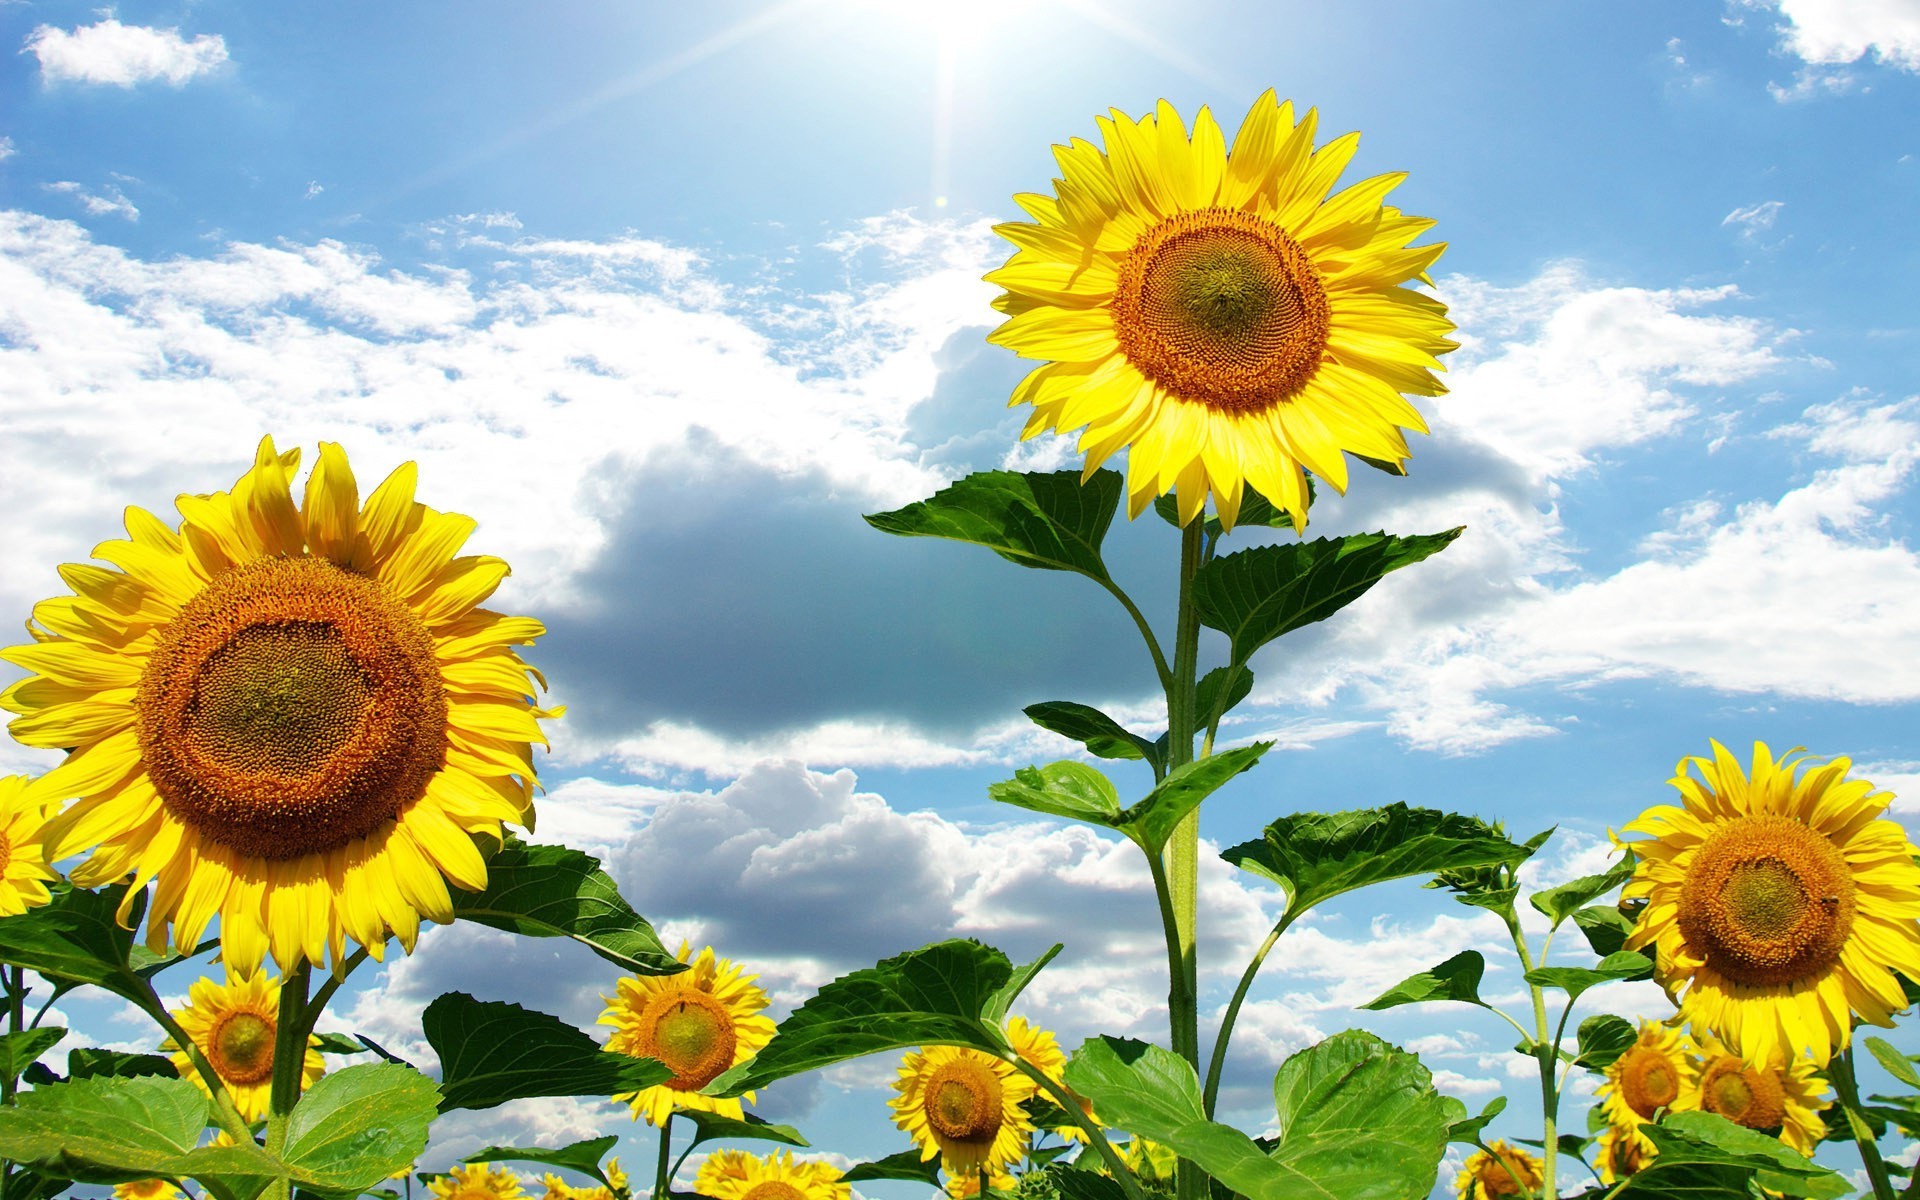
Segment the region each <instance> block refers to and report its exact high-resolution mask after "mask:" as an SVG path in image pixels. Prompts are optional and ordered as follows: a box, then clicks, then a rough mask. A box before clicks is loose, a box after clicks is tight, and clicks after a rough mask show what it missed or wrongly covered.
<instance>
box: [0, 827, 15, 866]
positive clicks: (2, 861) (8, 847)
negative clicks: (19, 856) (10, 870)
mask: <svg viewBox="0 0 1920 1200" xmlns="http://www.w3.org/2000/svg"><path fill="white" fill-rule="evenodd" d="M12 862H13V842H12V841H11V840H10V839H8V837H7V835H6V834H4V833H0V873H4V872H5V871H6V869H7V866H8V864H10V863H12Z"/></svg>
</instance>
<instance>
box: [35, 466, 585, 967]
mask: <svg viewBox="0 0 1920 1200" xmlns="http://www.w3.org/2000/svg"><path fill="white" fill-rule="evenodd" d="M299 463H300V452H299V451H298V450H297V449H296V450H291V451H288V452H287V453H285V454H281V453H278V452H277V451H275V449H274V446H273V439H272V438H263V439H262V440H261V442H260V447H259V451H258V453H257V454H256V455H255V457H254V463H253V467H252V468H251V469H250V470H249V471H247V473H246V474H244V475H242V476H241V477H240V479H239V481H238V482H237V483H235V484H234V486H233V490H232V491H231V492H216V493H214V494H212V495H207V496H181V497H180V498H179V500H178V502H177V503H178V506H179V509H180V515H181V524H180V528H179V529H178V530H177V531H176V530H174V529H173V528H171V527H169V526H168V525H167V524H166V523H165V522H163V521H161V520H160V519H159V518H157V517H155V516H153V515H152V514H150V513H148V512H145V511H144V510H142V509H138V508H129V509H128V510H127V517H126V523H127V533H128V537H129V540H126V541H112V542H103V543H101V544H100V545H99V546H96V547H95V548H94V555H95V557H97V558H100V559H102V560H104V561H106V562H109V563H112V564H114V565H115V566H117V567H119V568H120V569H119V570H117V571H115V570H108V569H106V568H103V567H98V566H85V565H68V566H65V567H62V568H61V569H60V574H61V577H62V578H63V579H65V580H66V582H67V583H68V584H69V585H70V586H71V587H72V588H73V589H74V593H75V594H74V595H72V596H63V597H59V598H57V599H53V600H46V601H42V602H41V603H40V604H38V605H36V606H35V607H34V610H33V616H34V621H33V623H32V624H30V625H29V630H30V631H31V632H32V633H33V635H34V637H35V638H36V639H37V640H36V641H35V643H34V644H32V645H27V646H14V647H10V648H8V649H5V650H0V658H4V659H6V660H7V661H9V662H12V663H14V664H16V665H18V666H21V667H24V668H26V669H27V670H28V671H30V672H33V674H32V675H30V676H29V677H28V678H26V679H23V680H21V681H20V682H19V683H16V684H14V685H13V686H12V687H9V688H7V689H6V690H5V691H4V692H0V707H5V708H7V709H8V710H10V711H12V712H15V713H19V714H20V716H19V717H18V719H16V720H15V721H13V722H12V724H11V725H10V726H9V728H10V729H11V730H12V731H13V735H14V736H15V737H16V738H18V739H19V740H20V741H22V742H24V743H26V744H27V745H29V746H41V747H50V748H64V749H68V750H69V751H70V753H69V754H68V755H67V758H66V760H65V761H64V762H63V763H61V765H60V766H58V767H55V768H54V769H53V770H52V771H50V772H48V773H47V774H46V775H44V776H42V777H41V778H40V779H39V780H37V781H36V782H35V783H34V784H33V785H31V787H29V789H28V791H29V794H30V795H31V796H32V797H33V799H34V800H36V801H38V802H42V803H45V802H55V803H57V802H60V801H64V800H66V799H67V798H68V797H75V796H77V797H79V798H80V799H79V802H78V803H77V804H75V805H73V806H72V807H70V808H68V809H67V810H66V811H65V812H64V813H62V814H61V815H60V816H58V817H56V818H55V819H53V820H52V821H50V822H48V826H47V835H46V836H47V846H48V857H49V858H54V859H57V858H61V857H64V856H65V855H69V854H74V853H77V852H80V851H83V850H88V849H91V850H92V854H91V856H90V857H89V858H88V859H87V861H86V862H84V863H82V864H81V865H80V866H78V867H76V868H74V870H73V873H72V875H73V881H74V883H75V884H77V885H79V886H81V887H98V886H100V885H102V884H107V883H112V882H114V881H116V880H120V879H123V878H125V877H127V876H128V875H131V876H132V877H133V883H134V887H133V888H131V889H129V891H128V893H127V899H126V901H125V902H124V903H123V904H122V906H121V910H120V916H121V920H122V921H123V922H124V921H126V920H127V919H128V918H129V916H130V913H131V908H132V904H133V897H134V895H135V894H136V893H137V892H138V891H139V890H140V888H141V887H143V886H144V885H145V884H146V883H147V882H148V881H149V880H156V881H157V882H158V886H157V887H156V889H155V891H154V897H153V903H152V905H151V907H150V908H149V910H148V932H147V938H148V945H149V946H150V947H152V948H153V949H155V950H164V949H165V947H166V942H167V932H168V929H169V928H170V927H171V929H172V933H173V939H174V944H175V945H177V946H179V947H180V948H181V949H182V950H183V951H184V950H190V949H191V948H192V947H193V946H194V945H195V944H197V943H198V941H199V939H200V935H201V934H202V933H203V932H205V930H206V928H207V926H208V924H209V923H210V922H211V921H212V920H213V919H214V918H215V917H218V918H219V919H220V940H221V944H222V955H223V957H224V959H225V961H226V963H227V966H228V968H229V969H231V970H235V971H238V972H240V973H242V974H251V973H252V972H253V971H254V970H256V969H258V967H259V965H260V962H261V961H262V959H263V958H264V957H265V955H266V954H267V953H269V952H270V953H271V954H272V955H273V958H274V961H275V962H276V963H278V964H279V965H280V969H281V970H282V971H283V972H284V971H290V970H292V969H293V967H294V966H295V964H297V963H298V962H300V961H302V960H303V959H304V960H309V961H312V962H314V963H320V962H322V961H323V960H324V959H325V957H326V955H327V954H328V953H329V952H331V954H332V956H333V962H334V964H335V967H336V968H338V966H339V963H340V961H341V957H342V954H343V950H344V945H345V939H346V938H348V937H351V938H352V939H354V940H355V941H356V942H359V943H360V944H361V945H363V946H365V947H366V948H367V949H368V950H369V951H370V952H371V953H372V954H373V955H374V956H375V957H376V958H378V957H380V956H381V954H382V952H383V949H384V945H385V942H386V938H387V936H388V934H389V932H391V933H392V934H393V935H395V936H397V937H399V939H400V942H401V945H402V946H404V947H405V948H406V949H407V951H408V952H409V953H411V952H412V950H413V945H414V939H415V938H416V937H417V936H418V933H419V927H420V919H421V918H422V917H425V918H426V919H427V920H430V921H440V922H446V921H451V920H452V919H453V905H452V902H451V900H450V899H449V897H448V893H447V881H448V880H451V881H452V882H453V883H454V884H455V885H456V886H458V887H462V888H466V889H469V890H473V889H478V888H481V887H484V886H485V885H486V880H487V869H486V860H485V858H484V856H483V855H482V854H481V852H480V850H479V848H478V847H477V846H476V845H475V844H474V838H475V837H476V836H479V837H485V838H487V839H490V840H493V841H495V842H497V841H498V840H499V838H500V828H501V823H502V822H503V821H515V822H519V823H521V824H525V825H528V826H531V825H532V823H533V810H532V794H533V792H532V789H533V787H534V784H535V779H534V772H533V768H532V766H531V761H532V758H531V748H530V743H532V742H536V741H537V742H543V743H544V742H545V740H546V739H545V737H544V735H543V734H542V733H541V732H540V727H539V723H538V719H539V718H543V717H552V716H558V715H560V711H561V710H559V709H555V710H553V711H551V712H549V711H545V710H542V709H539V708H536V707H533V706H532V705H531V703H530V701H529V696H530V695H531V693H532V685H530V684H529V682H528V676H529V675H532V676H533V678H534V679H536V680H537V679H538V678H539V676H538V674H537V673H535V672H532V671H530V670H529V668H528V667H527V666H526V664H525V663H523V662H521V661H520V658H519V656H518V655H517V654H516V653H515V652H514V650H513V649H512V647H513V646H515V645H524V644H527V643H530V642H531V641H532V640H533V639H534V637H535V636H536V635H538V634H539V633H541V632H543V630H542V628H541V626H540V624H539V622H537V621H533V620H529V619H527V618H525V617H506V616H502V615H500V614H499V613H495V612H489V611H487V610H486V609H483V608H478V607H476V606H477V605H478V604H479V603H480V602H481V601H482V600H484V599H486V598H487V596H488V595H490V594H491V593H492V592H493V589H494V588H495V587H496V586H498V585H499V583H500V581H501V579H502V578H504V577H505V576H506V574H507V564H506V563H505V562H503V561H501V560H500V559H497V558H493V557H490V556H477V557H476V556H467V557H455V554H456V553H457V552H458V550H459V549H460V546H461V543H463V542H464V541H466V539H467V536H468V535H469V534H470V533H472V531H473V528H474V523H473V521H472V519H471V518H468V517H464V516H460V515H459V514H457V513H443V512H438V511H436V510H434V509H431V508H428V507H427V506H425V505H423V504H419V503H416V502H415V500H414V498H413V491H414V479H415V475H416V471H415V468H414V465H413V464H412V463H406V464H404V465H403V466H401V467H400V469H398V470H397V471H395V472H394V473H393V474H392V475H390V476H388V477H387V480H386V482H384V483H382V484H381V485H380V486H379V487H378V488H376V489H375V490H374V492H373V494H372V495H371V496H369V497H368V498H367V501H366V504H365V505H364V506H363V505H361V504H360V502H359V491H358V488H357V486H356V485H355V482H354V478H353V473H352V471H351V470H350V469H349V468H348V465H347V458H346V454H345V453H344V452H343V451H342V450H341V449H340V447H338V446H336V445H332V444H330V443H325V442H323V443H321V445H320V457H319V462H318V465H316V466H315V468H314V470H313V472H312V474H311V475H310V476H309V477H308V478H307V482H306V491H305V498H304V501H303V502H302V503H301V504H299V505H296V504H295V503H294V500H293V494H292V485H293V477H294V474H295V472H296V471H297V469H298V467H299ZM542 686H544V684H543V685H542Z"/></svg>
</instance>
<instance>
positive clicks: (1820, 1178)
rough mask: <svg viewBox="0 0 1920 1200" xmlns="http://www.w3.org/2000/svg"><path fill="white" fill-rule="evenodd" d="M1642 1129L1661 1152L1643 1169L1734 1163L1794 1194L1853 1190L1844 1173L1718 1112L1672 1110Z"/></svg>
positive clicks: (1822, 1195) (1821, 1198) (1824, 1198)
mask: <svg viewBox="0 0 1920 1200" xmlns="http://www.w3.org/2000/svg"><path fill="white" fill-rule="evenodd" d="M1640 1132H1642V1133H1644V1134H1645V1135H1646V1136H1647V1137H1648V1138H1649V1139H1650V1140H1652V1142H1653V1144H1654V1148H1655V1150H1656V1151H1657V1152H1658V1157H1657V1158H1656V1159H1655V1160H1654V1162H1653V1164H1652V1166H1650V1167H1648V1168H1647V1169H1646V1170H1645V1171H1643V1172H1642V1174H1643V1175H1655V1174H1656V1173H1657V1172H1659V1171H1660V1170H1661V1169H1663V1168H1669V1167H1676V1166H1681V1165H1685V1164H1700V1165H1704V1166H1709V1167H1719V1166H1728V1167H1737V1168H1739V1169H1741V1170H1742V1171H1750V1172H1752V1173H1753V1179H1754V1182H1755V1183H1758V1184H1759V1185H1760V1186H1761V1187H1764V1188H1769V1189H1771V1190H1773V1191H1776V1192H1780V1193H1783V1194H1785V1195H1789V1196H1810V1197H1813V1198H1814V1200H1831V1198H1832V1197H1838V1196H1845V1195H1847V1194H1848V1192H1849V1191H1850V1190H1851V1189H1850V1188H1849V1187H1848V1186H1847V1183H1846V1181H1845V1180H1844V1179H1842V1178H1841V1177H1840V1176H1839V1175H1838V1174H1836V1173H1834V1172H1833V1171H1829V1170H1828V1169H1827V1168H1825V1167H1822V1166H1818V1165H1816V1164H1815V1163H1813V1162H1812V1161H1811V1160H1809V1159H1808V1158H1807V1157H1806V1156H1804V1155H1802V1154H1801V1153H1800V1152H1799V1151H1797V1150H1794V1149H1793V1148H1791V1147H1790V1146H1787V1145H1786V1144H1785V1143H1783V1142H1781V1141H1780V1139H1779V1138H1776V1137H1770V1136H1768V1135H1767V1134H1764V1133H1761V1132H1759V1131H1758V1130H1754V1129H1746V1128H1743V1127H1742V1126H1739V1125H1736V1124H1734V1123H1733V1122H1732V1121H1729V1120H1727V1119H1726V1118H1725V1117H1721V1116H1716V1115H1715V1114H1713V1113H1708V1112H1678V1113H1670V1114H1668V1115H1667V1117H1666V1119H1665V1120H1663V1121H1662V1122H1661V1123H1660V1124H1658V1125H1642V1126H1641V1127H1640ZM1649 1182H1652V1181H1651V1180H1649Z"/></svg>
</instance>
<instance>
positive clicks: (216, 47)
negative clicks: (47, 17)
mask: <svg viewBox="0 0 1920 1200" xmlns="http://www.w3.org/2000/svg"><path fill="white" fill-rule="evenodd" d="M22 52H23V53H27V52H30V53H32V54H33V56H34V57H35V58H36V59H38V60H39V62H40V77H41V78H42V79H44V80H46V81H47V82H48V83H98V84H111V85H113V86H115V87H123V88H130V87H133V86H134V85H135V84H139V83H151V82H153V81H154V80H164V81H165V82H167V83H169V84H171V85H173V86H174V87H179V86H181V85H182V84H184V83H186V82H187V81H188V80H190V79H192V78H194V77H195V76H198V75H205V74H207V73H209V72H211V71H215V70H218V69H219V67H220V66H221V65H222V64H223V63H225V62H226V61H227V42H226V39H225V38H223V37H221V36H220V35H219V34H217V33H203V34H199V35H197V36H195V37H194V38H193V39H192V40H188V39H187V38H184V37H182V36H181V35H180V31H179V30H178V29H153V28H150V27H148V26H145V25H122V24H121V23H120V22H119V21H118V20H116V19H115V18H113V17H107V18H104V19H103V20H100V21H97V22H95V23H94V24H92V25H83V26H81V27H79V28H78V29H71V30H67V29H56V28H54V27H53V26H51V25H41V26H38V27H36V28H35V29H34V31H33V32H32V33H30V34H28V35H27V40H26V45H25V46H24V47H23V50H22Z"/></svg>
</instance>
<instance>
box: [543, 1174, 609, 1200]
mask: <svg viewBox="0 0 1920 1200" xmlns="http://www.w3.org/2000/svg"><path fill="white" fill-rule="evenodd" d="M541 1182H543V1183H545V1184H546V1186H547V1192H546V1197H545V1200H614V1195H613V1189H612V1188H609V1187H607V1186H605V1185H604V1184H603V1185H601V1186H599V1187H574V1186H573V1185H572V1184H570V1183H568V1182H567V1181H566V1180H564V1179H562V1178H560V1177H559V1176H558V1175H555V1174H554V1173H553V1172H551V1171H549V1172H547V1175H546V1178H545V1179H543V1180H542V1181H541Z"/></svg>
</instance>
